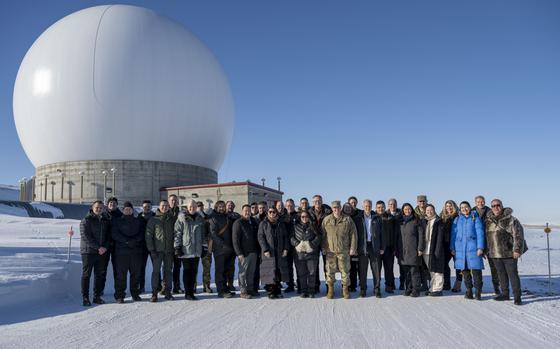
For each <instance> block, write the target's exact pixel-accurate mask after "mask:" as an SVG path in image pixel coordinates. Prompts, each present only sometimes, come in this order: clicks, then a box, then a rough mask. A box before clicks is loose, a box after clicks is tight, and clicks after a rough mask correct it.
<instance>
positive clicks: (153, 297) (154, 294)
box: [150, 292, 157, 303]
mask: <svg viewBox="0 0 560 349" xmlns="http://www.w3.org/2000/svg"><path fill="white" fill-rule="evenodd" d="M150 302H152V303H155V302H157V292H154V293H152V298H150Z"/></svg>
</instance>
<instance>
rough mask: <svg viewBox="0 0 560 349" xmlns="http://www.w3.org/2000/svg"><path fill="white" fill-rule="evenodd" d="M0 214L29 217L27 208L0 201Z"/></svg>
mask: <svg viewBox="0 0 560 349" xmlns="http://www.w3.org/2000/svg"><path fill="white" fill-rule="evenodd" d="M0 214H4V215H10V216H18V217H29V214H28V213H27V210H26V209H24V208H23V207H16V206H10V205H6V204H2V203H0Z"/></svg>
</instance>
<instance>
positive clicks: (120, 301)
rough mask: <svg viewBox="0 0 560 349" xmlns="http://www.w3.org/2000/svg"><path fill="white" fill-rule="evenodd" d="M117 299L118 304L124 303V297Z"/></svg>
mask: <svg viewBox="0 0 560 349" xmlns="http://www.w3.org/2000/svg"><path fill="white" fill-rule="evenodd" d="M116 301H117V304H124V299H123V298H117V299H116Z"/></svg>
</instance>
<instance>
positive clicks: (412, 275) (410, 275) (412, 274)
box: [402, 265, 420, 292]
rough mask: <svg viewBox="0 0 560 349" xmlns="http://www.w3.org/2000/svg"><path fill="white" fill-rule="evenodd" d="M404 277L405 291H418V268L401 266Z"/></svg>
mask: <svg viewBox="0 0 560 349" xmlns="http://www.w3.org/2000/svg"><path fill="white" fill-rule="evenodd" d="M402 269H403V272H404V275H405V280H404V285H405V290H407V291H411V292H412V291H416V292H419V291H420V266H418V265H402Z"/></svg>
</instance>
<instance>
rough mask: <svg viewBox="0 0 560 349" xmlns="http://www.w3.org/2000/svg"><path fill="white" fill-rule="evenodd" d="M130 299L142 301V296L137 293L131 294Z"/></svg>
mask: <svg viewBox="0 0 560 349" xmlns="http://www.w3.org/2000/svg"><path fill="white" fill-rule="evenodd" d="M132 300H133V301H135V302H140V301H142V297H140V296H139V295H135V296H132Z"/></svg>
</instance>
